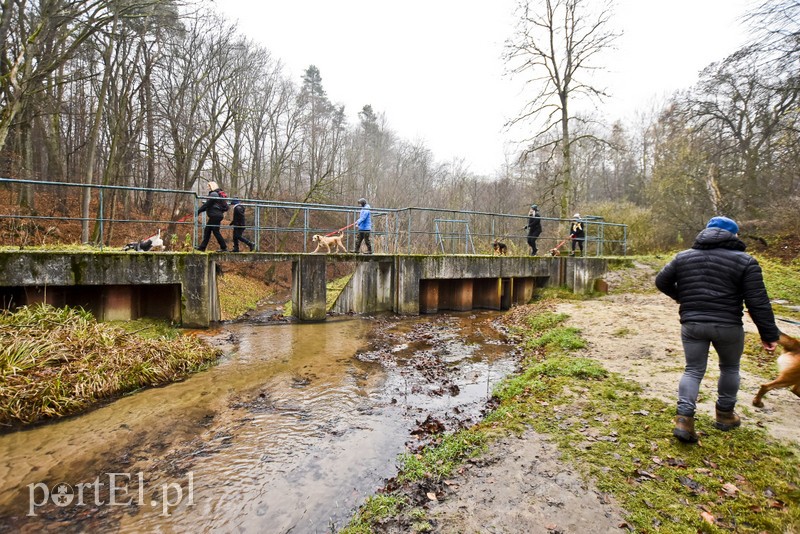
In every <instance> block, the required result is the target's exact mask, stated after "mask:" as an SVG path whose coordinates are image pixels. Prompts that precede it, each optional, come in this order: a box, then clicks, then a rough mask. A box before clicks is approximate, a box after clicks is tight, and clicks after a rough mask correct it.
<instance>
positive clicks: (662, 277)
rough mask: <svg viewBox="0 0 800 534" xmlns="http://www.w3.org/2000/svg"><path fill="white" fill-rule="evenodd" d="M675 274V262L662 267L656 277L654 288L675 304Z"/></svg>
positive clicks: (676, 293) (676, 294)
mask: <svg viewBox="0 0 800 534" xmlns="http://www.w3.org/2000/svg"><path fill="white" fill-rule="evenodd" d="M676 274H677V272H676V270H675V260H672V261H671V262H669V263H668V264H666V265H665V266H664V268H663V269H661V271H660V272H659V273H658V274H657V275H656V287H657V288H658V290H659V291H661V292H662V293H664V294H665V295H667V296H668V297H670V298H671V299H672V300H674V301H675V302H680V301H679V300H678V283H677V276H676Z"/></svg>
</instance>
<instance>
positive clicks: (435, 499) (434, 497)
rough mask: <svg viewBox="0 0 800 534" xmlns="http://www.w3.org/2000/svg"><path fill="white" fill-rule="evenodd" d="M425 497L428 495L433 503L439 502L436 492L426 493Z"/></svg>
mask: <svg viewBox="0 0 800 534" xmlns="http://www.w3.org/2000/svg"><path fill="white" fill-rule="evenodd" d="M425 495H427V496H428V499H430V500H431V501H437V500H438V499H437V498H436V494H435V493H434V492H432V491H429V492H428V493H426V494H425Z"/></svg>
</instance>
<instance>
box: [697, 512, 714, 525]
mask: <svg viewBox="0 0 800 534" xmlns="http://www.w3.org/2000/svg"><path fill="white" fill-rule="evenodd" d="M700 516H701V517H702V518H703V521H705V522H706V523H708V524H710V525H713V524H714V523H716V522H717V520H716V519H714V516H713V515H711V514H709V513H708V512H701V513H700Z"/></svg>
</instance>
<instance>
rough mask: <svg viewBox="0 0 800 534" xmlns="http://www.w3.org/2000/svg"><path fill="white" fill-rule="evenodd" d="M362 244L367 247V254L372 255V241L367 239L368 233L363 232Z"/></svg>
mask: <svg viewBox="0 0 800 534" xmlns="http://www.w3.org/2000/svg"><path fill="white" fill-rule="evenodd" d="M364 243H366V245H367V254H372V241H370V239H369V232H364Z"/></svg>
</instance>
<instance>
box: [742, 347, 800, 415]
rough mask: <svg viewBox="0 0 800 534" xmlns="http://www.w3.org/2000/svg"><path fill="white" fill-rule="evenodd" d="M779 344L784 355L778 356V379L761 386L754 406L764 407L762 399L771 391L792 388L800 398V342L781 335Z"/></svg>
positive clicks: (754, 399) (754, 400)
mask: <svg viewBox="0 0 800 534" xmlns="http://www.w3.org/2000/svg"><path fill="white" fill-rule="evenodd" d="M778 344H779V345H780V346H781V347H783V354H781V355H780V356H778V378H776V379H775V380H773V381H772V382H767V383H766V384H762V385H761V389H759V390H758V393H757V394H756V396H755V397H754V398H753V406H756V407H758V408H763V407H764V402H763V401H762V400H761V398H762V397H763V396H764V395H765V394H766V393H767V392H768V391H769V390H771V389H777V388H788V387H790V388H792V393H794V394H795V395H797V396H798V397H800V341H798V340H796V339H795V338H793V337H790V336H787V335H786V334H783V333H781V337H780V339H779V340H778Z"/></svg>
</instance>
